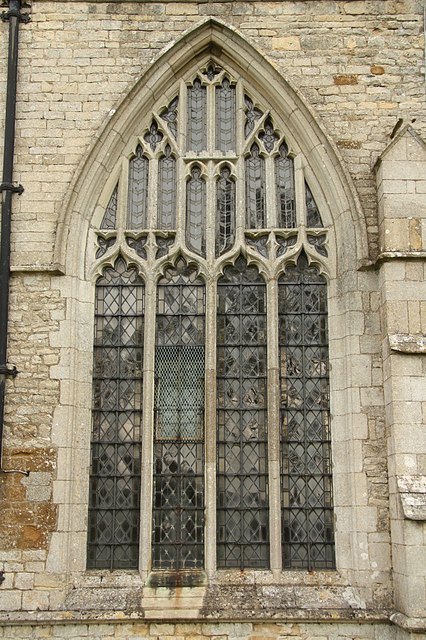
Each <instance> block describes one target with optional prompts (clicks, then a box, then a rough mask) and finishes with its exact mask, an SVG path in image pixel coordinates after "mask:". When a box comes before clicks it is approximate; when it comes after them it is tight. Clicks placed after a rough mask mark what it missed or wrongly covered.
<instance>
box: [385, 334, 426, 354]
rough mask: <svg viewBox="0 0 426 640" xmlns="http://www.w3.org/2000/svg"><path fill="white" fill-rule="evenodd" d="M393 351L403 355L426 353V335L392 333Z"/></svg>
mask: <svg viewBox="0 0 426 640" xmlns="http://www.w3.org/2000/svg"><path fill="white" fill-rule="evenodd" d="M389 346H390V348H391V350H392V351H400V352H401V353H420V354H424V353H426V335H425V334H424V333H392V334H390V335H389Z"/></svg>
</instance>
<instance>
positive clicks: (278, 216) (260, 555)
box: [88, 57, 334, 576]
mask: <svg viewBox="0 0 426 640" xmlns="http://www.w3.org/2000/svg"><path fill="white" fill-rule="evenodd" d="M307 165H308V161H307V159H306V158H304V157H303V155H302V154H301V152H300V150H299V149H298V148H297V146H296V143H295V142H294V141H292V138H291V135H290V133H289V132H288V131H287V123H286V122H285V121H283V120H282V119H281V118H280V115H279V114H278V113H276V112H274V110H272V109H271V107H270V105H268V104H267V103H266V102H265V100H264V98H263V97H262V96H261V95H259V94H258V93H257V92H256V91H255V90H254V89H253V88H252V87H251V86H250V83H249V82H247V81H246V79H244V78H242V77H241V76H239V75H238V74H237V73H236V72H235V71H234V70H233V69H232V68H224V67H223V66H222V65H221V63H220V61H219V60H216V59H215V58H213V57H212V58H207V59H205V60H204V63H200V64H199V65H197V67H194V68H193V69H192V70H189V71H187V72H186V73H185V74H184V76H182V77H181V78H179V79H177V80H176V83H175V85H173V86H171V87H170V88H169V91H168V93H167V95H166V96H163V97H162V98H161V99H160V101H159V102H157V103H156V104H155V105H153V109H152V111H151V112H150V113H147V114H146V117H145V119H144V118H141V121H140V128H139V131H138V132H137V135H135V137H134V138H133V139H132V140H129V141H128V144H127V146H126V150H125V153H124V152H123V157H122V158H121V160H120V166H119V167H118V166H117V167H116V169H115V175H116V176H117V181H116V183H115V186H114V188H113V190H112V191H107V187H105V191H104V192H103V194H102V203H105V202H108V205H107V207H106V208H105V210H104V214H103V219H102V222H101V224H100V226H99V229H98V230H97V232H96V233H97V247H96V249H95V254H94V258H95V263H94V269H95V271H96V272H97V273H98V274H99V279H98V280H97V284H96V305H95V306H96V314H95V315H96V319H95V325H96V331H95V336H96V337H95V347H94V348H95V355H94V358H95V366H94V383H93V386H94V402H93V436H92V461H93V462H92V471H91V480H90V514H89V535H88V566H89V567H90V568H110V569H113V568H137V567H139V568H140V569H141V570H142V571H144V572H145V573H146V574H147V573H148V572H149V571H154V572H162V574H161V575H163V576H164V575H166V574H168V573H170V572H173V571H179V572H183V574H182V575H184V574H185V572H187V571H188V572H190V571H192V572H193V571H200V570H201V569H205V570H207V572H211V571H215V570H216V569H226V570H231V569H246V568H247V569H248V568H251V569H269V568H270V569H273V570H274V571H277V570H281V569H290V568H291V569H296V568H299V569H300V568H303V569H317V568H318V569H324V568H332V567H333V566H334V564H333V563H334V559H333V558H334V556H333V528H332V491H331V457H330V437H331V435H330V418H329V404H328V401H329V400H328V396H329V382H328V351H327V341H328V324H327V308H326V291H327V286H326V277H325V275H323V274H326V273H328V272H329V271H330V269H331V263H332V256H331V255H330V254H331V252H330V237H331V235H330V234H331V233H332V230H331V228H330V227H329V226H327V224H325V220H326V215H327V214H326V213H325V211H323V204H322V203H324V202H325V199H324V198H322V197H321V194H320V191H319V189H318V186H317V184H316V183H315V181H314V180H311V176H310V178H309V179H310V184H309V186H308V183H307V180H306V176H305V170H304V167H305V166H307ZM108 188H109V189H110V187H108ZM319 204H321V212H320V207H319ZM103 206H104V205H103ZM107 281H108V283H109V284H107ZM108 287H112V289H111V292H112V291H113V290H114V291H115V292H119V293H117V294H115V293H114V295H112V293H111V295H110V294H108V296H106V291H107V289H108ZM129 287H130V288H131V290H132V292H133V293H132V296H133V297H132V298H131V297H129V296H130V294H128V293H126V292H127V291H128V290H130V289H129ZM315 305H317V306H315ZM318 305H319V306H318ZM144 318H149V321H148V320H146V327H145V328H144ZM107 371H109V373H108V375H107ZM277 372H279V375H278V374H277ZM277 376H278V377H277ZM206 381H208V383H207V382H206ZM278 381H279V384H278ZM143 385H144V386H143ZM143 389H144V395H143V401H142V390H143ZM142 407H143V411H142ZM278 416H279V418H278ZM121 439H123V442H121ZM142 442H143V443H144V447H143V448H142V446H141V443H142ZM271 443H272V444H271ZM278 446H279V447H280V449H279V451H280V473H279V477H278V474H276V473H272V469H273V468H274V467H273V465H272V464H271V460H274V464H275V458H271V456H275V453H276V452H277V451H278ZM207 468H209V469H210V470H211V471H210V476H209V478H210V481H209V483H208V484H206V478H205V472H206V469H207ZM123 477H124V479H123ZM120 492H121V493H120ZM124 494H125V499H124ZM278 497H280V500H281V520H280V522H279V525H277V524H276V519H271V518H272V516H271V514H272V513H276V511H277V510H278V509H279V506H278V505H279V499H278ZM207 509H209V510H212V511H207ZM140 513H142V516H140V515H139V514H140ZM272 520H274V524H273V526H271V522H272ZM212 522H216V525H217V526H216V528H215V530H214V531H212V529H211V527H212V525H211V524H210V523H212ZM209 527H210V529H209ZM139 537H140V543H139Z"/></svg>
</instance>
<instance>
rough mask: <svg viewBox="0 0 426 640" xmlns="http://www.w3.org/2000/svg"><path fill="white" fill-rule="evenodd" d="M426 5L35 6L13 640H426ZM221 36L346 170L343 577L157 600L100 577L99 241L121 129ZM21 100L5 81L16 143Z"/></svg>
mask: <svg viewBox="0 0 426 640" xmlns="http://www.w3.org/2000/svg"><path fill="white" fill-rule="evenodd" d="M423 11H424V1H423V0H401V1H398V0H377V1H374V2H371V1H367V0H351V1H332V0H320V1H318V2H314V1H310V0H304V1H303V0H300V1H297V0H295V1H284V2H266V1H265V2H264V1H259V2H255V1H249V2H232V1H231V2H195V1H189V2H183V3H181V2H174V1H166V2H161V3H160V2H159V3H150V2H142V1H133V2H131V1H129V2H127V1H124V2H119V1H111V2H105V1H103V0H93V1H92V2H86V1H73V0H70V1H65V0H64V1H61V0H59V1H55V2H53V1H50V2H49V1H45V0H33V1H32V3H31V9H30V12H31V22H30V23H29V24H28V25H25V26H23V27H22V29H21V37H20V71H19V82H18V103H17V141H16V160H15V180H16V181H17V182H19V183H21V184H23V185H24V187H25V193H24V194H23V195H22V196H21V197H19V198H18V197H16V198H15V200H14V204H13V220H12V250H13V254H12V278H11V298H10V327H9V361H10V362H11V363H13V364H15V365H16V367H17V368H18V370H19V372H20V373H19V375H18V377H17V378H16V379H14V380H11V381H9V382H8V386H7V413H6V424H5V436H6V441H5V469H6V470H10V471H12V470H14V472H13V473H7V474H4V473H3V474H1V475H0V501H1V522H0V549H1V550H0V570H1V571H2V572H3V573H4V578H5V579H4V581H3V582H2V584H1V585H0V620H1V622H0V638H4V639H8V638H22V639H24V638H25V639H26V638H28V639H29V638H39V637H48V638H66V637H71V638H98V637H105V638H109V637H115V638H140V637H147V638H156V639H157V640H159V639H161V640H166V639H167V640H169V639H171V638H175V639H177V640H201V638H216V639H220V640H236V639H237V638H242V639H245V640H260V639H261V638H262V639H264V638H265V639H267V638H274V639H278V638H279V639H280V640H284V638H296V639H297V640H309V639H311V640H325V639H327V640H331V639H335V640H342V639H343V638H345V639H346V638H348V639H349V638H351V639H355V638H356V639H357V640H367V639H375V640H382V639H384V640H387V639H389V640H408V639H409V638H410V640H414V639H416V640H417V638H420V637H423V634H425V633H426V606H425V603H426V529H425V513H424V507H423V505H424V495H425V493H426V489H425V485H424V482H425V481H424V478H425V475H426V439H425V438H426V383H425V375H426V360H425V359H426V355H425V347H424V340H425V335H426V285H425V282H426V178H425V176H426V146H425V142H424V141H425V139H426V118H425V105H426V83H425V68H424V64H425V63H424V51H425V42H424V18H423ZM210 19H212V20H213V22H209V20H210ZM202 25H204V27H203V26H202ZM203 28H204V31H203ZM0 29H2V31H3V33H4V34H5V35H4V37H2V38H0V51H1V54H2V59H5V58H6V56H7V38H6V32H7V28H6V27H5V25H3V26H0ZM197 29H198V30H197ZM185 33H187V35H186V36H184V34H185ZM191 34H192V35H191ZM182 37H183V40H181V39H182ZM203 38H204V39H205V42H206V43H208V42H209V43H210V44H211V45H212V51H213V52H214V53H215V54H216V55H217V56H219V57H220V55H230V51H231V50H232V49H234V51H235V52H237V54H238V55H240V56H241V57H243V56H242V53H241V52H242V51H243V50H244V49H243V46H244V45H243V44H242V43H243V42H246V43H247V49H246V52H247V56H249V55H250V56H251V55H252V49H251V47H253V48H254V50H255V51H256V52H257V53H256V54H253V57H252V58H251V60H252V62H251V65H252V69H251V70H247V73H252V74H253V76H252V77H253V78H255V79H256V78H260V75H261V72H260V69H261V65H260V60H261V59H263V60H264V64H265V75H267V77H271V78H272V77H273V73H277V74H278V75H279V76H280V77H281V78H282V79H283V84H282V85H280V89H281V91H282V92H283V96H282V99H283V101H284V100H286V101H287V102H288V104H293V105H296V104H299V103H298V102H297V100H300V104H303V105H304V109H305V110H304V111H303V117H306V118H307V120H309V121H310V123H313V124H312V131H318V132H320V133H318V138H317V141H316V142H315V143H312V149H311V155H310V156H308V157H307V161H308V164H309V163H312V164H313V165H314V164H315V162H317V160H316V158H320V157H321V158H332V160H330V165H326V164H325V160H324V168H323V170H322V173H321V175H319V169H318V173H317V175H316V179H317V180H318V181H320V180H322V182H323V183H324V182H325V181H326V180H327V176H332V175H333V176H334V175H338V174H340V175H341V176H342V181H341V183H339V184H337V180H336V181H335V182H334V178H333V183H332V184H331V183H330V184H329V185H328V186H327V188H325V187H324V192H325V193H328V194H330V201H329V202H325V203H324V204H325V206H327V207H329V208H330V210H331V211H333V212H338V213H336V214H335V215H336V217H335V220H334V224H335V227H336V239H337V241H336V248H335V256H336V258H335V259H336V277H335V278H334V279H333V280H332V282H330V307H331V315H330V323H331V324H332V329H331V331H330V335H331V342H330V347H331V352H332V353H331V356H332V357H331V361H332V391H333V394H332V413H333V426H332V429H333V460H334V487H335V503H336V545H337V570H336V571H335V572H318V573H313V574H307V573H305V572H288V573H286V572H283V573H282V574H281V575H279V576H276V575H274V576H271V575H269V573H268V572H255V571H247V572H242V573H241V574H240V572H238V575H237V574H235V573H233V572H224V573H223V575H218V576H214V577H211V580H210V582H209V585H208V586H207V587H197V588H193V589H190V588H177V589H166V588H158V589H154V588H151V587H150V586H149V584H147V583H146V581H145V576H140V575H139V574H137V573H132V572H130V573H129V572H127V573H126V572H123V573H113V574H109V573H108V572H99V571H98V572H96V571H93V572H87V571H85V557H84V554H85V539H86V537H85V536H86V524H87V518H86V514H87V486H88V485H87V470H88V464H89V448H88V447H89V444H88V442H89V435H90V434H89V432H90V402H91V386H90V370H91V366H92V354H91V349H92V346H91V345H92V323H93V277H92V275H93V274H91V272H90V269H91V261H93V246H92V245H93V244H94V243H93V239H92V236H90V230H91V224H92V223H91V220H92V217H93V215H94V212H95V207H96V202H97V201H98V199H99V197H100V192H101V190H102V189H103V187H104V184H105V182H106V180H107V178H108V175H109V174H108V171H109V168H110V164H111V163H112V160H110V156H111V157H112V156H114V153H116V154H117V155H119V152H118V151H117V149H119V148H121V147H120V145H124V144H125V143H126V135H127V130H126V129H123V128H122V123H123V122H128V123H129V127H130V126H131V127H135V126H136V125H135V124H134V121H133V120H132V118H135V119H136V121H137V118H139V119H140V118H141V117H142V115H143V114H140V113H139V112H138V106H137V105H138V104H139V103H140V104H150V102H149V100H150V99H151V98H150V94H152V99H154V98H155V99H158V98H159V96H160V95H161V91H164V88H161V90H160V88H158V87H162V85H161V74H166V73H168V72H169V71H168V69H172V68H173V64H175V65H176V69H177V70H178V67H179V62H178V61H179V60H183V61H184V62H185V61H186V62H185V64H189V62H188V61H189V60H190V59H191V56H194V55H201V51H202V47H203V46H204V45H203V42H204V40H203ZM233 38H234V39H233ZM172 45H174V48H173V46H172ZM221 47H222V48H223V51H222V53H221ZM179 51H181V52H182V53H179ZM168 55H169V58H168V57H167V56H168ZM257 55H258V57H256V56H257ZM173 56H174V57H173ZM179 56H180V57H179ZM162 61H163V62H162ZM164 61H165V62H164ZM162 64H163V67H162V66H161V65H162ZM182 64H183V63H182ZM150 73H152V76H150V75H149V74H150ZM155 73H157V75H158V76H159V77H156V76H155ZM144 74H148V75H144ZM256 74H257V75H256ZM268 74H269V75H268ZM141 78H142V80H140V79H141ZM144 78H145V79H146V78H148V84H147V85H146V82H145V80H144ZM255 81H258V82H259V87H260V86H261V85H260V82H261V81H260V79H258V80H255ZM284 81H286V82H287V83H288V85H284ZM5 82H6V77H5V68H4V67H2V68H1V69H0V87H1V89H0V130H2V129H1V127H2V124H3V117H4V115H3V114H4V103H3V96H4V90H2V89H3V88H4V87H5ZM138 82H139V84H138ZM145 85H146V86H145ZM286 86H288V94H286V95H284V91H285V87H286ZM157 88H158V89H157ZM157 94H158V95H157ZM126 118H127V120H126ZM296 119H297V115H296ZM295 126H297V123H296V125H295ZM310 126H311V125H310ZM315 127H317V129H316V128H315ZM289 128H290V129H291V126H290V125H289ZM321 136H322V137H321ZM0 138H1V139H2V136H0ZM96 145H98V146H96ZM319 149H321V151H319ZM93 150H95V151H93ZM321 153H323V156H321V155H320V154H321ZM316 154H317V155H316ZM317 164H318V166H319V164H320V162H319V161H318V162H317ZM331 166H332V168H333V171H335V174H332V170H331ZM330 181H331V178H330ZM342 185H343V186H342ZM327 189H328V190H327ZM331 194H335V196H332V195H331ZM333 197H334V201H333V202H332V201H331V200H332V199H333ZM342 203H343V204H342ZM345 203H349V205H348V206H349V207H350V212H348V210H347V209H345V206H346V204H345ZM333 215H334V213H333ZM87 238H89V240H87ZM91 243H92V244H91ZM333 251H334V249H333ZM16 471H18V472H27V475H24V474H23V473H17V472H16Z"/></svg>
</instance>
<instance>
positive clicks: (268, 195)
mask: <svg viewBox="0 0 426 640" xmlns="http://www.w3.org/2000/svg"><path fill="white" fill-rule="evenodd" d="M264 162H265V206H266V220H265V222H266V225H265V226H266V227H267V228H268V229H271V228H274V227H276V226H277V213H276V209H277V208H276V206H275V204H276V198H275V173H274V158H272V157H271V156H267V157H266V158H265V159H264Z"/></svg>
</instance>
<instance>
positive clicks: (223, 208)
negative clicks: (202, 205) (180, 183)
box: [216, 167, 235, 256]
mask: <svg viewBox="0 0 426 640" xmlns="http://www.w3.org/2000/svg"><path fill="white" fill-rule="evenodd" d="M234 241H235V182H234V181H233V180H232V178H231V171H230V169H229V168H228V167H223V169H222V170H221V172H220V176H219V178H218V180H217V182H216V255H217V256H219V255H222V254H223V253H225V251H228V250H229V249H231V247H232V246H233V244H234Z"/></svg>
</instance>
